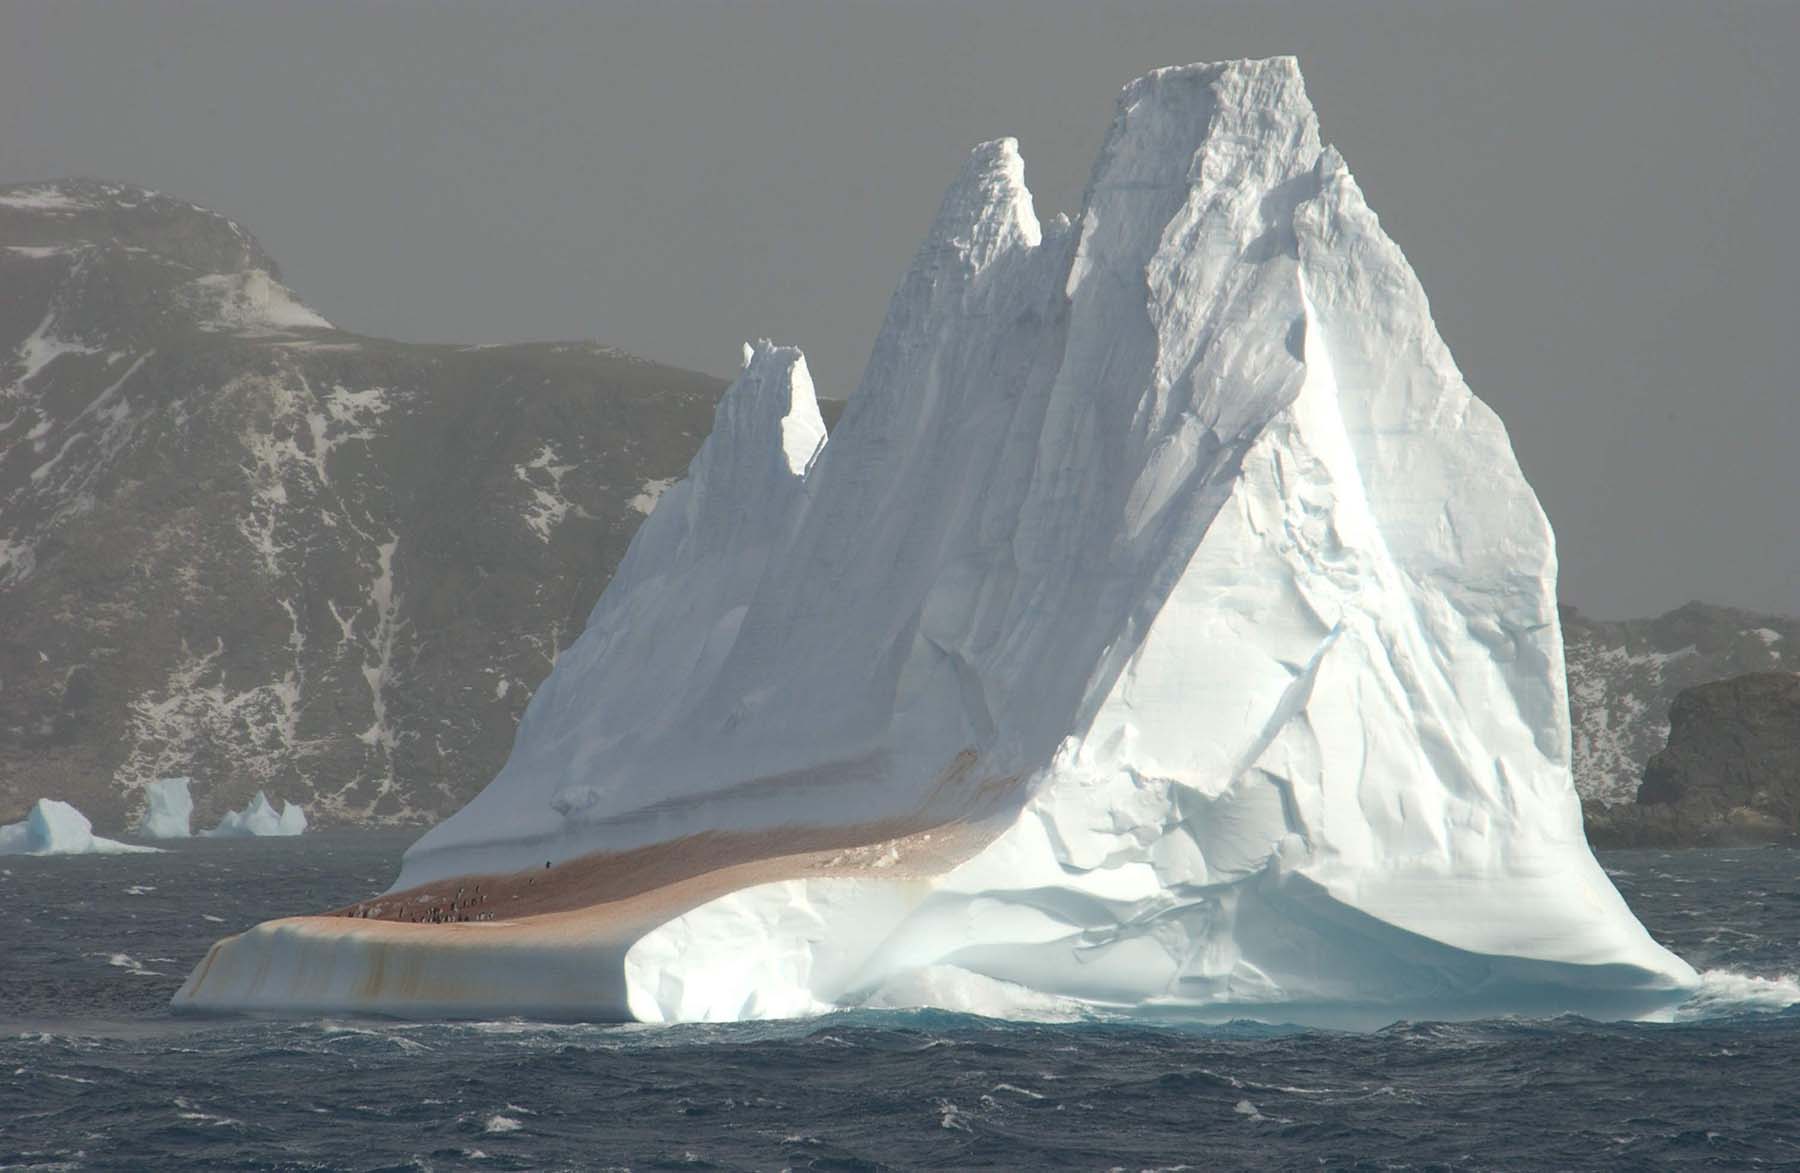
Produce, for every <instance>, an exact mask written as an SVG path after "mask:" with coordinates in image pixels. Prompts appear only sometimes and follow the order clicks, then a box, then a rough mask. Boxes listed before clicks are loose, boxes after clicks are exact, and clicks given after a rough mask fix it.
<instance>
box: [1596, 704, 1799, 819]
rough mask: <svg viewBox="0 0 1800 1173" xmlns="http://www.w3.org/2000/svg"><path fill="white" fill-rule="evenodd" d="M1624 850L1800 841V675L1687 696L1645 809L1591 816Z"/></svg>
mask: <svg viewBox="0 0 1800 1173" xmlns="http://www.w3.org/2000/svg"><path fill="white" fill-rule="evenodd" d="M1589 818H1590V835H1591V836H1592V837H1593V838H1594V839H1596V840H1597V841H1599V842H1602V843H1607V844H1615V845H1645V846H1649V845H1656V846H1689V845H1699V844H1728V843H1748V842H1771V841H1776V840H1783V839H1791V838H1794V837H1796V836H1800V675H1797V674H1795V673H1792V672H1754V673H1749V674H1747V675H1744V676H1738V677H1734V678H1733V679H1730V680H1720V681H1715V682H1713V683H1711V684H1703V685H1700V686H1698V687H1695V688H1689V689H1685V690H1684V691H1683V692H1682V693H1681V694H1680V695H1679V696H1678V697H1676V699H1675V703H1674V705H1673V706H1672V707H1671V708H1670V710H1669V741H1668V745H1667V746H1666V747H1665V748H1664V749H1663V750H1662V751H1661V752H1659V753H1657V754H1656V755H1655V756H1654V757H1652V758H1651V759H1650V761H1649V763H1648V764H1647V765H1646V766H1645V768H1644V781H1643V785H1642V786H1641V787H1640V788H1639V790H1638V795H1637V803H1636V805H1635V806H1631V807H1617V806H1615V807H1613V808H1611V809H1609V810H1606V811H1593V810H1591V809H1590V812H1589Z"/></svg>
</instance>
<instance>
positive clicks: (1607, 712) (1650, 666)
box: [1562, 603, 1800, 805]
mask: <svg viewBox="0 0 1800 1173" xmlns="http://www.w3.org/2000/svg"><path fill="white" fill-rule="evenodd" d="M1562 628H1563V643H1564V653H1565V657H1566V659H1567V663H1568V674H1569V716H1570V723H1571V725H1572V727H1573V734H1574V750H1575V788H1576V790H1577V791H1579V792H1580V794H1581V797H1582V798H1583V799H1584V800H1587V801H1588V802H1589V803H1590V804H1593V803H1599V804H1603V805H1617V804H1625V803H1631V802H1633V801H1634V800H1635V799H1636V796H1637V792H1638V783H1639V782H1640V781H1641V780H1642V778H1643V776H1644V766H1645V763H1647V762H1648V761H1649V760H1650V758H1651V756H1652V755H1654V754H1656V753H1658V752H1659V751H1660V750H1662V748H1663V746H1664V745H1665V744H1666V743H1667V742H1668V740H1669V708H1670V706H1671V705H1673V704H1674V703H1675V698H1676V696H1677V695H1678V694H1679V693H1680V692H1681V691H1682V690H1683V689H1685V688H1689V687H1691V686H1693V685H1697V684H1704V683H1707V682H1710V681H1715V680H1720V679H1723V678H1725V677H1730V676H1738V675H1741V674H1743V673H1747V672H1767V671H1772V670H1780V669H1793V668H1800V619H1795V618H1793V617H1790V616H1779V615H1759V614H1756V613H1755V612H1751V611H1739V610H1736V609H1733V608H1730V607H1712V606H1708V605H1706V604H1704V603H1689V604H1687V605H1686V606H1684V607H1678V608H1676V609H1675V610H1673V611H1670V612H1669V613H1668V614H1666V615H1660V616H1658V617H1656V618H1654V619H1628V620H1624V621H1621V622H1612V621H1603V620H1598V619H1590V618H1589V617H1588V616H1586V615H1583V614H1582V613H1581V612H1579V611H1577V610H1576V609H1574V608H1573V607H1567V606H1565V607H1563V608H1562Z"/></svg>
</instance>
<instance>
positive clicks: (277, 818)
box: [206, 790, 306, 839]
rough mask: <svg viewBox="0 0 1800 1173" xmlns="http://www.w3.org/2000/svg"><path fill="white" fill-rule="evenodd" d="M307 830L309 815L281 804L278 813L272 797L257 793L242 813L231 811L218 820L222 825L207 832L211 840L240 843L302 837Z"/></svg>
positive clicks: (297, 808) (290, 804) (288, 803)
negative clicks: (291, 836)
mask: <svg viewBox="0 0 1800 1173" xmlns="http://www.w3.org/2000/svg"><path fill="white" fill-rule="evenodd" d="M305 830H306V812H305V811H303V810H301V809H300V808H299V807H297V806H295V805H294V804H293V803H291V802H284V803H282V804H281V811H280V813H279V814H277V813H276V811H275V807H274V806H273V804H271V803H270V802H269V796H268V795H266V794H264V793H263V792H262V791H260V790H258V791H257V792H256V797H255V798H253V799H251V800H250V804H249V805H248V806H246V807H245V808H244V809H243V810H241V811H232V812H231V813H230V814H228V815H226V816H225V817H224V818H222V819H220V820H219V825H218V826H216V827H214V828H213V829H212V830H210V831H208V832H206V838H208V839H240V838H249V837H252V836H255V837H269V836H285V835H299V834H301V833H302V832H304V831H305Z"/></svg>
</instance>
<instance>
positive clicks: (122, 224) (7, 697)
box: [0, 181, 722, 827]
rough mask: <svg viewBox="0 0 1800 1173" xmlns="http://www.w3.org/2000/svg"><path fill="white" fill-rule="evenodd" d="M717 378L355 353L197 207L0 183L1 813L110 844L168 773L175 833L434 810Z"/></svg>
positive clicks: (623, 539) (493, 765)
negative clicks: (180, 788)
mask: <svg viewBox="0 0 1800 1173" xmlns="http://www.w3.org/2000/svg"><path fill="white" fill-rule="evenodd" d="M721 388H722V384H721V383H720V382H719V381H718V380H716V379H714V378H712V377H710V376H706V375H701V374H696V373H693V372H689V371H682V370H675V369H671V368H668V367H663V366H658V365H655V364H652V363H648V362H644V361H641V360H638V359H635V358H632V357H631V356H629V355H626V354H623V353H620V352H618V351H615V350H610V349H607V348H605V347H601V346H598V345H594V344H590V343H533V344H525V345H515V346H498V347H471V346H445V345H415V344H408V343H399V342H393V341H388V340H384V339H379V338H370V337H364V336H361V335H357V334H354V333H351V332H349V331H345V330H340V329H337V328H336V327H334V326H332V324H331V323H330V322H328V321H326V320H325V319H324V318H323V317H321V316H320V315H319V314H318V313H316V312H315V311H313V310H312V309H310V308H308V307H307V306H306V305H304V304H302V303H301V302H300V301H299V299H298V298H297V297H296V296H295V295H294V293H293V292H292V291H291V290H289V289H288V288H287V287H286V286H284V285H283V284H282V283H281V276H280V270H279V268H278V267H277V265H276V263H275V261H274V260H273V258H271V257H270V256H269V255H268V254H267V253H266V252H264V250H263V248H262V247H261V246H260V245H259V244H258V243H257V242H256V240H255V239H254V238H253V237H252V236H251V235H250V234H249V233H247V232H246V231H245V230H244V229H243V228H242V227H240V226H239V225H238V224H236V223H234V222H233V221H231V220H229V219H227V218H226V217H224V216H221V215H218V214H217V213H214V212H210V211H207V210H205V209H203V208H199V207H196V206H194V205H192V204H189V203H186V202H184V201H181V200H176V199H171V198H169V197H167V196H164V195H159V194H157V193H155V192H150V191H146V190H143V189H140V188H135V187H130V186H124V185H120V184H111V183H99V182H91V181H74V182H59V183H53V184H36V185H23V186H11V187H4V188H0V822H6V821H9V820H11V819H14V818H17V817H19V816H20V815H21V814H22V813H23V812H24V811H25V809H26V808H27V807H28V806H30V804H31V802H32V801H33V800H34V799H36V798H38V797H39V796H42V795H49V796H52V797H56V798H60V799H65V800H68V801H72V802H74V803H75V804H76V805H77V806H79V807H80V808H81V809H83V810H84V811H87V812H88V813H89V814H91V815H92V816H93V817H94V820H95V822H96V823H97V824H99V825H100V826H102V827H118V826H120V825H122V820H124V819H126V818H129V817H131V816H133V815H134V814H135V812H136V810H137V809H139V808H140V807H141V805H142V801H143V799H142V795H143V788H144V786H145V785H146V784H147V783H149V782H151V781H153V780H154V779H157V778H159V777H163V776H167V775H177V774H180V775H191V776H192V777H194V778H195V779H196V784H195V787H194V793H195V797H196V799H197V801H198V804H199V811H198V812H197V818H198V820H200V821H205V820H206V819H208V818H216V817H217V815H218V814H220V813H222V812H223V811H225V810H227V809H232V808H235V807H238V806H242V805H243V803H244V802H245V800H247V799H248V798H249V797H250V796H251V795H252V794H254V793H255V792H256V791H258V790H265V791H267V792H268V794H269V795H270V796H272V797H274V798H276V799H277V800H288V801H294V802H298V803H301V804H303V805H304V806H305V808H306V810H307V813H308V815H309V817H311V818H313V819H314V820H315V821H321V822H324V823H327V824H329V823H333V822H340V823H341V822H347V821H358V822H365V821H402V820H417V819H424V818H427V817H431V816H437V815H441V814H445V813H447V812H449V811H451V810H454V809H455V808H456V807H457V806H459V805H460V804H461V803H462V802H463V801H464V800H466V799H467V798H468V796H469V795H471V794H473V793H474V792H475V791H476V790H477V789H479V788H480V787H481V786H482V785H483V784H484V783H486V782H487V781H488V780H489V779H490V778H491V777H492V776H493V775H494V773H495V772H496V771H497V770H498V769H499V767H500V765H501V764H502V763H503V762H504V760H505V758H506V754H507V750H508V748H509V747H510V745H511V743H512V739H513V731H514V726H515V724H516V722H517V719H518V717H519V715H520V713H521V711H522V710H523V707H524V704H525V701H526V699H527V697H528V696H529V695H530V693H531V691H532V689H533V688H534V687H535V686H536V685H537V683H538V681H539V680H540V679H541V678H542V677H543V676H544V674H545V673H546V672H548V671H549V668H550V666H551V664H552V662H553V661H554V660H555V658H556V656H557V653H558V651H559V649H561V648H563V647H565V646H566V645H567V644H568V643H569V642H570V641H571V640H572V639H573V638H574V637H575V635H577V634H578V633H579V631H580V629H581V626H582V623H583V621H584V619H585V617H586V615H587V612H588V609H589V608H590V607H591V606H592V605H593V602H594V600H595V598H596V597H598V595H599V593H600V590H601V588H602V587H603V586H604V585H605V583H606V582H607V580H608V578H609V577H610V576H611V574H612V571H613V568H614V566H615V565H616V564H617V563H618V560H619V558H620V557H621V556H622V555H623V554H624V551H625V547H626V544H627V543H628V542H629V540H630V538H631V535H632V533H633V532H634V531H635V529H636V528H637V523H638V522H639V521H640V520H642V518H643V517H644V515H645V514H647V513H648V512H649V511H650V510H651V508H652V507H653V506H654V504H655V502H656V499H657V495H658V494H659V493H660V492H661V490H662V489H663V488H664V487H665V486H667V485H668V484H669V483H670V479H671V478H673V477H675V476H677V475H678V474H679V473H680V472H681V470H682V469H683V468H684V467H685V466H686V464H687V462H688V460H689V459H690V458H691V457H692V456H693V454H694V451H695V449H696V448H697V447H698V446H699V444H700V441H701V439H702V438H703V437H704V436H705V434H706V431H707V428H708V426H709V425H710V421H711V417H712V411H713V405H714V403H715V401H716V399H717V397H718V394H719V392H720V390H721Z"/></svg>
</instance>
